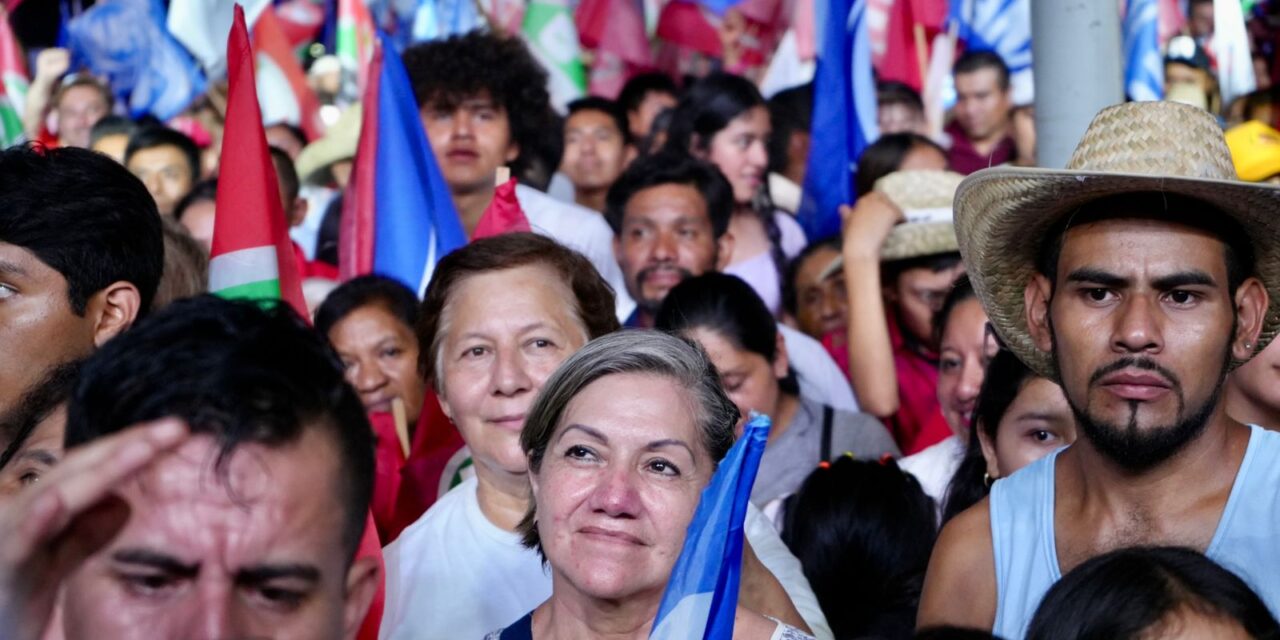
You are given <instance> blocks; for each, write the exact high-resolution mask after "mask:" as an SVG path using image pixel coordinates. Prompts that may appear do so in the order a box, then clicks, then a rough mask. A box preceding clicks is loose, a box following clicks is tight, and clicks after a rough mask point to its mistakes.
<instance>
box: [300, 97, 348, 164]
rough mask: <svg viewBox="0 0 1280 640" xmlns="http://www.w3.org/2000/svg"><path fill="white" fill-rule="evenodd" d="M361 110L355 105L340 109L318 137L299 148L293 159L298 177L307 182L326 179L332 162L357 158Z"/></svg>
mask: <svg viewBox="0 0 1280 640" xmlns="http://www.w3.org/2000/svg"><path fill="white" fill-rule="evenodd" d="M362 113H363V112H362V110H361V109H360V105H358V104H357V105H354V106H352V107H351V108H349V109H347V110H346V111H343V112H342V115H340V116H338V121H337V122H335V123H333V126H331V127H329V130H328V131H325V132H324V135H323V136H322V137H321V138H320V139H319V140H316V141H315V142H312V143H311V144H309V145H307V146H305V147H303V148H302V152H301V153H299V154H298V160H297V162H296V166H297V168H298V178H299V179H301V180H302V181H303V182H305V183H308V184H317V183H324V182H327V181H328V180H329V174H328V171H326V170H327V169H328V168H329V167H330V166H331V165H333V163H335V162H338V161H340V160H350V159H351V158H354V157H356V147H357V146H359V145H360V122H361V114H362Z"/></svg>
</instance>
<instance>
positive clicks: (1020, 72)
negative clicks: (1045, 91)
mask: <svg viewBox="0 0 1280 640" xmlns="http://www.w3.org/2000/svg"><path fill="white" fill-rule="evenodd" d="M947 23H948V24H949V25H951V26H952V27H955V29H956V35H957V37H959V39H960V40H961V41H963V42H964V43H965V49H966V50H967V51H994V52H996V53H997V54H999V56H1000V59H1002V60H1004V63H1005V64H1006V65H1008V66H1009V76H1010V80H1011V82H1012V83H1013V85H1014V95H1015V96H1016V95H1017V93H1018V91H1017V89H1018V87H1019V86H1026V87H1027V89H1028V90H1030V86H1031V2H1030V0H951V7H950V11H949V12H948V16H947ZM1015 99H1016V97H1015Z"/></svg>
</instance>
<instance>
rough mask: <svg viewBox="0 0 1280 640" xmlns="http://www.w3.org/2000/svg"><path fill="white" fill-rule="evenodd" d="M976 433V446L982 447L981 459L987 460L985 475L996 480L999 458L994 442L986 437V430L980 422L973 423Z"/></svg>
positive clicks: (998, 472) (998, 475) (998, 473)
mask: <svg viewBox="0 0 1280 640" xmlns="http://www.w3.org/2000/svg"><path fill="white" fill-rule="evenodd" d="M974 431H975V432H976V433H977V434H978V447H979V448H980V449H982V459H983V460H986V461H987V475H988V476H989V477H990V478H991V479H992V480H996V479H998V478H999V477H1000V459H999V458H998V457H997V456H996V443H994V442H992V441H991V439H990V438H988V437H987V431H986V429H985V428H984V427H983V425H981V424H977V425H974Z"/></svg>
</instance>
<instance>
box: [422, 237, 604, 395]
mask: <svg viewBox="0 0 1280 640" xmlns="http://www.w3.org/2000/svg"><path fill="white" fill-rule="evenodd" d="M529 265H542V266H545V267H549V268H550V269H551V270H552V271H555V272H556V275H558V276H559V277H560V279H561V281H562V282H563V283H564V284H565V285H566V286H568V287H569V290H570V291H572V292H573V297H574V302H575V309H574V312H575V313H576V314H577V316H578V318H579V319H580V320H582V326H583V328H584V329H585V330H586V332H587V338H588V339H589V340H590V339H594V338H598V337H600V336H602V335H605V334H607V333H612V332H614V331H617V330H618V329H620V328H621V325H620V324H619V323H618V314H617V310H616V309H615V307H614V298H613V289H611V288H609V285H608V283H606V282H605V281H604V279H603V278H601V277H600V273H599V272H597V271H596V268H595V267H594V266H592V264H591V261H589V260H587V259H586V258H585V257H583V255H582V254H580V253H578V252H577V251H574V250H573V249H569V248H567V247H565V246H563V245H561V244H559V243H557V242H556V241H555V240H552V239H550V238H547V237H544V236H540V235H538V234H535V233H528V232H518V233H504V234H502V235H498V236H492V237H489V238H482V239H480V240H475V241H473V242H471V243H470V244H467V245H466V246H464V247H462V248H461V249H458V250H456V251H454V252H453V253H450V254H449V255H447V256H445V257H444V259H443V260H441V261H440V263H439V264H437V265H436V269H435V272H434V273H433V274H432V276H431V283H430V284H428V285H427V292H426V295H424V296H423V298H422V307H421V311H419V313H418V323H417V327H416V328H417V331H416V333H417V336H418V345H419V347H420V348H419V356H418V370H419V371H420V372H421V373H422V377H423V378H425V379H426V380H428V381H430V382H432V383H433V384H436V383H438V382H439V380H437V379H436V378H437V376H436V369H437V367H438V365H439V362H438V360H437V356H438V352H439V350H440V347H441V343H440V340H441V339H442V337H443V336H441V335H439V334H440V323H441V321H442V319H443V317H444V312H445V308H446V307H447V306H448V303H449V299H450V298H451V297H452V295H453V290H454V289H455V288H457V286H458V285H459V284H460V283H461V282H462V281H463V280H466V279H467V278H469V277H471V276H474V275H479V274H482V273H488V272H490V271H503V270H506V269H515V268H516V267H524V266H529Z"/></svg>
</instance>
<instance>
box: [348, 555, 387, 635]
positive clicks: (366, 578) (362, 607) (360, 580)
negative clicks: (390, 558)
mask: <svg viewBox="0 0 1280 640" xmlns="http://www.w3.org/2000/svg"><path fill="white" fill-rule="evenodd" d="M380 584H382V571H381V570H380V569H379V568H378V559H377V558H373V557H363V558H360V557H357V558H356V559H355V561H353V562H352V563H351V568H350V569H348V570H347V589H346V601H345V602H344V603H343V611H342V628H343V636H344V637H346V638H347V639H348V640H354V638H355V637H356V636H357V635H358V634H359V633H360V627H361V626H362V625H363V624H364V619H365V616H366V615H368V613H369V606H370V605H372V604H373V598H374V596H375V595H377V593H378V586H379V585H380Z"/></svg>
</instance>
